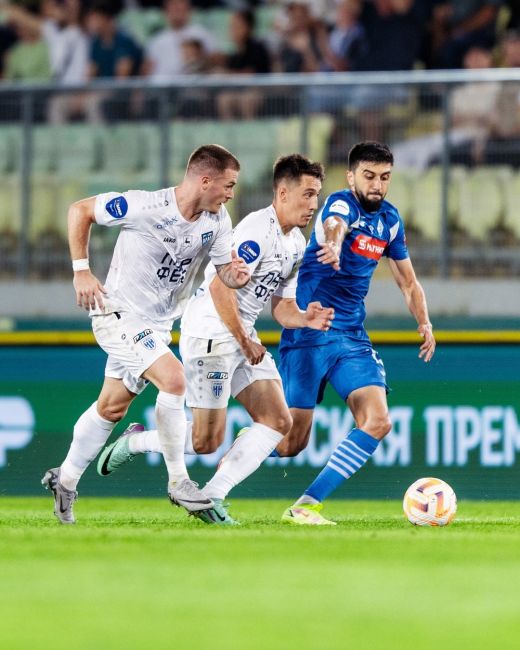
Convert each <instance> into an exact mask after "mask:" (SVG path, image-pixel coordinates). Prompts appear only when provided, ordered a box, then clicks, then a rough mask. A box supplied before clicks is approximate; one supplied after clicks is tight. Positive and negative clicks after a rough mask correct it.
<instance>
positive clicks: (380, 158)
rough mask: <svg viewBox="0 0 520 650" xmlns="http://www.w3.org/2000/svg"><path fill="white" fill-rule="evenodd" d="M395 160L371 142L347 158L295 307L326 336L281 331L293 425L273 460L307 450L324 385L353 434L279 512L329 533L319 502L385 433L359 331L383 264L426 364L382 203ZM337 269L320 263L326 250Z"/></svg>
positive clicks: (384, 414) (389, 214)
mask: <svg viewBox="0 0 520 650" xmlns="http://www.w3.org/2000/svg"><path fill="white" fill-rule="evenodd" d="M392 165H393V155H392V152H391V151H390V149H389V148H388V147H387V146H386V145H384V144H380V143H377V142H361V143H359V144H356V145H355V146H354V147H353V148H352V149H351V151H350V152H349V159H348V170H347V181H348V184H349V186H350V189H343V190H340V191H338V192H334V193H333V194H331V195H330V196H329V197H328V198H327V199H326V201H325V204H324V206H323V209H322V211H321V213H320V214H319V215H318V218H317V220H316V224H315V227H314V231H313V233H312V236H311V239H310V241H309V244H308V246H307V248H306V251H305V255H304V258H303V262H302V265H301V267H300V271H299V276H298V287H297V292H296V301H297V303H298V306H299V307H300V309H305V308H306V307H307V305H308V304H309V303H310V302H312V301H319V302H320V303H321V304H323V305H327V306H328V307H333V308H334V312H335V319H334V321H333V322H332V326H331V328H330V330H329V331H327V332H320V331H317V330H311V329H308V328H304V329H284V330H283V332H282V338H281V343H280V365H279V370H280V374H281V375H282V380H283V386H284V392H285V397H286V399H287V403H288V405H289V407H290V408H291V415H292V417H293V426H292V428H291V431H290V433H289V434H288V435H287V436H286V437H285V438H284V440H283V441H282V442H281V443H280V444H279V445H278V447H277V448H276V451H275V452H274V453H275V454H277V455H279V456H295V455H296V454H298V453H299V452H300V451H301V450H302V449H304V448H305V446H306V445H307V443H308V440H309V434H310V430H311V425H312V417H313V412H314V407H315V406H316V404H318V403H319V402H320V401H321V400H322V397H323V392H324V389H325V385H326V383H327V382H329V383H330V384H331V385H332V386H333V388H334V389H335V390H336V391H337V393H338V394H339V395H340V396H341V398H342V399H344V400H345V402H346V404H347V406H348V407H349V408H350V410H351V412H352V414H353V416H354V422H355V428H354V429H352V431H350V432H346V434H345V437H344V438H343V440H342V441H341V442H340V443H339V445H338V446H337V447H336V449H335V450H334V452H333V453H332V455H331V456H330V458H329V461H328V462H327V465H326V466H325V468H324V469H323V470H322V471H321V473H320V474H319V475H318V477H317V478H316V479H315V480H314V481H313V482H312V483H311V485H309V487H308V488H307V489H306V490H305V492H304V493H303V495H302V496H301V497H300V498H299V499H298V500H297V501H296V502H295V503H294V504H293V505H292V506H291V507H290V508H287V510H286V511H285V512H284V513H283V516H282V521H284V522H288V523H293V524H304V525H305V524H310V525H327V524H329V525H334V523H335V522H332V521H329V520H328V519H326V518H325V517H323V516H322V515H321V514H320V511H321V509H322V507H323V506H322V502H323V501H324V500H325V499H326V498H327V497H328V496H329V495H330V494H331V493H332V492H333V491H334V490H336V488H338V487H339V486H340V485H341V484H342V483H343V482H344V481H345V480H346V479H348V478H350V477H351V476H352V475H353V474H354V473H355V472H357V471H358V470H360V469H361V468H362V467H363V465H364V464H365V463H366V461H367V460H368V459H369V458H370V457H371V456H372V454H373V453H374V452H375V450H376V449H377V446H378V444H379V441H380V440H381V439H382V438H384V437H385V436H386V434H387V433H388V432H389V431H390V429H391V422H390V418H389V414H388V406H387V401H386V393H387V390H388V388H387V384H386V375H385V369H384V366H383V362H382V360H381V359H380V358H379V355H378V354H377V352H376V351H375V350H374V349H373V347H372V344H371V342H370V339H369V337H368V335H367V333H366V331H365V328H364V326H363V322H364V320H365V306H364V299H365V296H366V294H367V292H368V288H369V285H370V280H371V278H372V275H373V273H374V271H375V269H376V266H377V264H378V262H379V260H380V259H381V257H382V256H385V257H387V258H388V260H389V264H390V268H391V271H392V274H393V276H394V278H395V281H396V282H397V285H398V286H399V288H400V289H401V291H402V293H403V295H404V298H405V300H406V304H407V305H408V308H409V310H410V312H411V313H412V315H413V316H414V318H415V319H416V321H417V323H418V328H417V330H418V332H419V334H420V335H421V336H422V338H423V339H424V340H423V343H422V345H421V346H420V351H419V357H420V358H422V359H423V360H424V361H426V362H427V361H430V359H431V358H432V356H433V354H434V351H435V338H434V336H433V333H432V325H431V323H430V319H429V317H428V308H427V305H426V298H425V295H424V291H423V289H422V287H421V285H420V284H419V282H418V280H417V278H416V276H415V272H414V269H413V266H412V262H411V261H410V258H409V255H408V250H407V247H406V238H405V234H404V226H403V222H402V220H401V217H400V216H399V212H398V211H397V209H396V208H395V207H394V206H393V205H392V204H390V203H389V202H388V201H385V196H386V193H387V191H388V186H389V184H390V177H391V174H392ZM331 251H332V252H334V253H336V255H337V261H336V263H334V264H332V265H331V264H330V263H328V264H326V263H323V262H322V260H323V256H324V255H329V256H330V252H331Z"/></svg>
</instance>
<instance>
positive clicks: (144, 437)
mask: <svg viewBox="0 0 520 650" xmlns="http://www.w3.org/2000/svg"><path fill="white" fill-rule="evenodd" d="M192 430H193V422H192V421H191V420H187V421H186V440H185V441H184V453H185V454H189V455H190V456H196V455H197V452H196V451H195V449H193V440H192V438H191V432H192ZM128 447H129V449H130V451H131V452H132V453H133V454H148V453H150V452H152V451H154V452H156V453H158V454H162V449H161V442H160V440H159V432H158V431H157V429H149V430H148V431H141V432H139V433H134V434H133V435H131V436H130V440H129V441H128Z"/></svg>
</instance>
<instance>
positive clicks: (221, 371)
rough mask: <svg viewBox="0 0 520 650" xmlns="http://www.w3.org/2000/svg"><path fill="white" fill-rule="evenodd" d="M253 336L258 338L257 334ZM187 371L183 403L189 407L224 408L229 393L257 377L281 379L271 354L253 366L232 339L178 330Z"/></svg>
mask: <svg viewBox="0 0 520 650" xmlns="http://www.w3.org/2000/svg"><path fill="white" fill-rule="evenodd" d="M254 337H255V340H256V341H258V342H260V339H258V337H256V333H254ZM179 350H180V353H181V358H182V363H183V364H184V372H185V375H186V405H187V406H189V407H190V408H193V407H195V408H204V409H220V408H226V407H227V405H228V401H229V397H230V395H232V396H233V397H236V396H237V395H238V394H239V393H240V392H241V391H243V390H244V388H247V387H248V386H249V385H251V384H252V383H253V382H255V381H258V380H259V379H277V380H279V381H281V378H280V374H279V372H278V370H277V368H276V365H275V363H274V360H273V357H272V356H271V354H270V353H269V352H266V354H265V357H264V358H263V360H262V363H259V364H258V365H256V366H252V365H251V364H250V363H249V361H248V360H247V359H246V358H245V357H244V353H243V352H242V350H241V349H240V346H239V345H238V343H237V341H236V340H235V339H199V338H194V337H191V336H186V334H184V333H181V339H180V343H179Z"/></svg>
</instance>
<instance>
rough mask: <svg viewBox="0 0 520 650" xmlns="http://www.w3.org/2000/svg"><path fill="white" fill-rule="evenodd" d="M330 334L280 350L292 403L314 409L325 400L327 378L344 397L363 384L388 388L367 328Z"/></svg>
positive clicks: (288, 397)
mask: <svg viewBox="0 0 520 650" xmlns="http://www.w3.org/2000/svg"><path fill="white" fill-rule="evenodd" d="M329 336H330V342H329V343H327V344H326V345H314V346H312V345H310V346H305V347H294V348H289V347H287V346H286V347H284V348H283V349H282V350H280V362H279V365H278V370H279V371H280V375H281V377H282V382H283V388H284V393H285V399H286V400H287V404H288V405H289V407H291V408H301V409H313V408H314V407H315V406H316V404H319V403H320V402H321V401H322V399H323V393H324V391H325V386H326V384H327V382H329V383H330V384H331V386H332V387H333V388H334V390H335V391H336V392H337V393H338V395H339V396H340V397H341V399H343V400H346V399H347V397H348V396H349V395H350V393H351V392H352V391H354V390H356V389H357V388H363V387H364V386H382V387H383V388H385V390H386V391H387V392H388V390H389V389H388V386H387V384H386V372H385V367H384V365H383V362H382V360H381V359H380V357H379V355H378V353H377V352H376V351H375V350H374V348H373V347H372V344H371V343H370V339H369V338H368V335H367V333H366V332H365V330H363V329H362V330H355V331H349V332H334V331H332V332H329Z"/></svg>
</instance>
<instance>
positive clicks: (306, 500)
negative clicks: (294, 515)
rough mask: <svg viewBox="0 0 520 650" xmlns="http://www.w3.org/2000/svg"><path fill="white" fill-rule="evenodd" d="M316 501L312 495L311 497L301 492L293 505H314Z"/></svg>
mask: <svg viewBox="0 0 520 650" xmlns="http://www.w3.org/2000/svg"><path fill="white" fill-rule="evenodd" d="M317 503H319V501H318V500H317V499H315V498H314V497H311V496H310V495H308V494H303V495H302V496H301V497H300V498H299V499H298V501H295V502H294V505H295V506H303V505H311V506H314V505H316V504H317Z"/></svg>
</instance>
